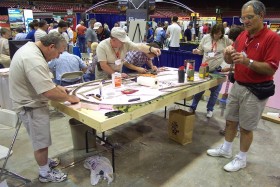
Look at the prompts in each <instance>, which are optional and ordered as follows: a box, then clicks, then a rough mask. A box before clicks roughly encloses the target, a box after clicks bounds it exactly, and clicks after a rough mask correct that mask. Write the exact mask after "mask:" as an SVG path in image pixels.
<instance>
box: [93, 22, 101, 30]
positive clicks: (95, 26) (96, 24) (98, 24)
mask: <svg viewBox="0 0 280 187" xmlns="http://www.w3.org/2000/svg"><path fill="white" fill-rule="evenodd" d="M99 27H102V24H101V23H100V22H96V23H95V24H94V26H93V29H95V30H96V29H99Z"/></svg>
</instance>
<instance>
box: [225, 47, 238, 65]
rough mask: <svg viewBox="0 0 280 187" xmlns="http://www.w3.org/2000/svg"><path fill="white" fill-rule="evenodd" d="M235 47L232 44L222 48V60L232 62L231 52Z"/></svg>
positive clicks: (233, 51)
mask: <svg viewBox="0 0 280 187" xmlns="http://www.w3.org/2000/svg"><path fill="white" fill-rule="evenodd" d="M235 52H236V51H235V49H234V47H233V46H227V47H226V48H225V50H224V60H225V62H226V63H227V64H232V63H233V60H232V54H233V53H235Z"/></svg>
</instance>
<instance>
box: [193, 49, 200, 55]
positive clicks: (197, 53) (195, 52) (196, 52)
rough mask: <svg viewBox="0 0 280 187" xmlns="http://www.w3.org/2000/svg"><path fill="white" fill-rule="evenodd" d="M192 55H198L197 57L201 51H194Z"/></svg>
mask: <svg viewBox="0 0 280 187" xmlns="http://www.w3.org/2000/svg"><path fill="white" fill-rule="evenodd" d="M192 53H193V54H196V55H199V54H200V50H199V49H193V51H192Z"/></svg>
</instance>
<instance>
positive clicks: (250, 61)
mask: <svg viewBox="0 0 280 187" xmlns="http://www.w3.org/2000/svg"><path fill="white" fill-rule="evenodd" d="M253 62H254V60H252V59H249V64H248V67H250V66H251V65H252V64H253Z"/></svg>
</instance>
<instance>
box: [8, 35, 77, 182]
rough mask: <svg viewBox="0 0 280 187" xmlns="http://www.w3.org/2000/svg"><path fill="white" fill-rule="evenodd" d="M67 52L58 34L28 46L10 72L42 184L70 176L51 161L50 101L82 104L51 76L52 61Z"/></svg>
mask: <svg viewBox="0 0 280 187" xmlns="http://www.w3.org/2000/svg"><path fill="white" fill-rule="evenodd" d="M65 48H66V41H65V38H64V37H63V36H62V35H61V34H59V33H58V32H53V33H50V34H47V35H45V36H43V37H42V38H41V39H40V41H37V42H35V43H34V42H28V43H27V44H25V45H24V46H22V47H21V48H20V49H19V50H18V51H17V52H16V53H15V55H14V57H13V59H12V63H11V66H10V72H9V87H10V97H11V99H12V102H13V109H14V110H15V111H16V112H18V114H19V118H20V119H21V121H22V122H23V124H24V126H25V128H26V130H27V132H28V134H29V136H30V139H31V142H32V145H33V149H34V157H35V160H36V161H37V164H38V165H39V181H41V182H61V181H64V180H66V179H67V174H64V173H63V172H61V171H59V170H55V169H53V168H54V167H56V166H57V165H58V164H59V160H58V159H56V160H54V159H50V158H48V147H49V146H50V145H51V134H50V119H49V108H48V100H54V101H61V102H64V101H69V102H70V103H77V102H79V98H77V97H76V96H73V95H68V94H67V92H66V89H65V88H64V87H61V86H56V85H55V84H54V83H53V81H52V79H51V76H50V71H49V67H48V63H47V62H48V61H50V60H52V59H55V58H58V57H59V55H60V54H61V53H62V52H63V51H64V49H65Z"/></svg>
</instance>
